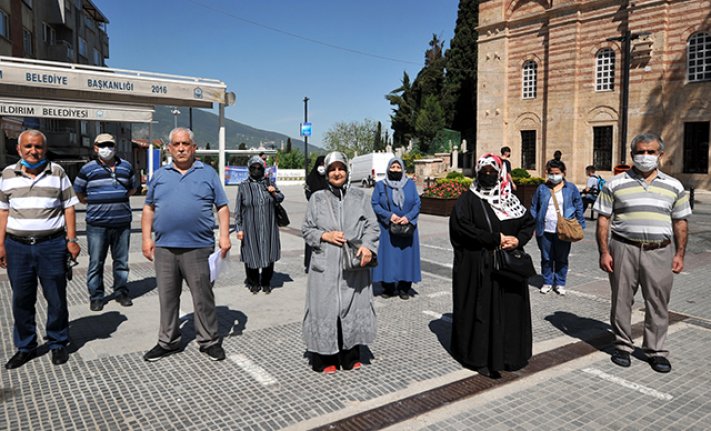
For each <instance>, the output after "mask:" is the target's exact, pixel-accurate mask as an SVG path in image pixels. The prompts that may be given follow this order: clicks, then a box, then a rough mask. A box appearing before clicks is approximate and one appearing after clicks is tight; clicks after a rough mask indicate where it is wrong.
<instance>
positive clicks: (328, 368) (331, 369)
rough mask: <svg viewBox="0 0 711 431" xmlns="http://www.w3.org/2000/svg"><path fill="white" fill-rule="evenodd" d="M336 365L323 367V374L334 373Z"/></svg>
mask: <svg viewBox="0 0 711 431" xmlns="http://www.w3.org/2000/svg"><path fill="white" fill-rule="evenodd" d="M336 369H337V368H336V366H335V365H329V366H328V367H326V368H324V369H323V373H324V374H336Z"/></svg>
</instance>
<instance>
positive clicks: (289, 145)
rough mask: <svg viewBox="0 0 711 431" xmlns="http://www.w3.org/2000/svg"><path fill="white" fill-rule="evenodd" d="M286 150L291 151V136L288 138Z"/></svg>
mask: <svg viewBox="0 0 711 431" xmlns="http://www.w3.org/2000/svg"><path fill="white" fill-rule="evenodd" d="M286 152H287V153H290V152H291V138H286Z"/></svg>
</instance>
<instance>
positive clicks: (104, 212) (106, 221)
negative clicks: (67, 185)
mask: <svg viewBox="0 0 711 431" xmlns="http://www.w3.org/2000/svg"><path fill="white" fill-rule="evenodd" d="M94 152H95V153H96V155H97V156H98V157H97V159H96V160H92V161H90V162H89V163H87V164H85V165H84V166H82V168H81V170H80V171H79V175H78V176H77V178H76V180H75V181H74V191H75V192H76V194H77V197H78V198H79V200H80V201H81V202H82V203H85V204H87V211H86V237H87V241H88V243H89V269H88V271H87V276H86V281H87V287H88V289H89V301H90V305H89V308H91V310H92V311H101V310H102V309H103V308H104V304H105V302H106V300H107V299H106V298H105V297H104V261H105V260H106V255H107V253H108V251H109V249H111V257H112V259H113V274H114V286H113V292H114V293H113V296H114V297H115V298H116V300H117V301H118V302H119V303H120V304H121V305H123V306H124V307H128V306H131V305H133V303H132V301H131V297H130V296H129V294H128V249H129V246H130V239H131V204H130V202H129V197H130V196H131V195H133V194H134V193H136V190H137V189H138V187H140V185H139V183H138V180H137V179H136V174H135V172H134V170H133V167H132V166H131V164H130V163H129V162H127V161H126V160H123V159H120V158H119V157H117V156H116V140H115V139H114V137H113V136H111V135H110V134H108V133H102V134H100V135H98V136H97V137H96V139H95V140H94Z"/></svg>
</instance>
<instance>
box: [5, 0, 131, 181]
mask: <svg viewBox="0 0 711 431" xmlns="http://www.w3.org/2000/svg"><path fill="white" fill-rule="evenodd" d="M108 22H109V21H108V19H107V18H106V17H105V16H104V15H103V14H102V13H101V11H100V10H99V9H98V8H97V7H96V6H95V5H94V3H93V2H92V1H91V0H0V55H2V56H7V57H15V58H27V59H37V60H48V61H57V62H63V63H74V64H86V65H93V66H100V67H105V66H106V59H107V58H108V57H109V37H108V34H107V24H108ZM3 96H6V95H3V94H0V98H2V97H3ZM0 115H2V114H0ZM0 121H1V123H0V127H1V129H0V132H1V133H0V167H2V166H5V165H7V164H9V163H12V162H14V161H16V160H17V153H16V151H15V145H16V142H17V141H16V139H17V135H19V133H20V132H21V131H22V130H23V129H27V128H36V129H39V130H41V131H42V132H43V133H44V134H45V135H47V138H48V141H49V142H50V156H51V158H52V159H54V160H61V162H62V164H63V165H64V166H65V168H67V170H68V171H69V172H70V174H71V173H73V171H74V170H77V169H78V167H79V166H80V165H81V164H82V163H83V162H85V161H86V160H88V159H89V157H90V156H91V154H92V148H91V146H92V143H93V139H94V137H95V136H96V135H98V134H99V133H102V132H108V133H111V134H113V135H114V136H115V137H116V140H117V151H118V154H119V156H121V157H124V158H126V157H128V158H130V157H131V153H132V146H131V128H130V124H127V123H109V122H99V121H83V120H73V119H50V118H31V117H17V116H7V115H6V116H2V117H1V118H0Z"/></svg>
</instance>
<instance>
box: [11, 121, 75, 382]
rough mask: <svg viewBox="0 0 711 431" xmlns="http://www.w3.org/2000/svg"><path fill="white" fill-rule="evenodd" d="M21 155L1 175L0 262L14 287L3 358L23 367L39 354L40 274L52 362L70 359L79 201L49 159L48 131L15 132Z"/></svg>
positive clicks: (61, 170) (66, 179) (14, 365)
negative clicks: (70, 293) (70, 286)
mask: <svg viewBox="0 0 711 431" xmlns="http://www.w3.org/2000/svg"><path fill="white" fill-rule="evenodd" d="M17 154H18V155H19V156H20V161H19V162H18V163H16V164H14V165H10V166H7V167H6V168H5V169H3V171H2V174H1V175H0V267H1V268H7V276H8V278H9V279H10V287H11V289H12V317H13V320H14V322H13V323H14V327H13V333H12V335H13V337H12V338H13V342H14V344H15V348H16V349H17V352H15V354H14V355H13V356H12V358H10V360H9V361H7V363H6V364H5V368H7V369H8V370H10V369H14V368H19V367H21V366H23V365H24V364H25V363H27V362H28V361H30V360H32V359H33V358H34V357H35V356H37V354H38V352H37V324H36V323H35V315H36V312H35V303H36V302H37V280H38V279H39V284H40V285H41V286H42V294H43V295H44V298H45V299H46V300H47V325H46V326H45V330H46V339H47V345H48V346H49V349H50V351H51V352H52V363H53V364H54V365H61V364H64V363H65V362H67V360H69V352H68V351H67V345H68V344H69V310H68V309H67V278H66V275H67V258H68V257H70V258H71V259H72V260H74V259H76V257H77V256H78V255H79V252H80V251H81V249H80V247H79V243H78V241H77V233H76V215H75V209H74V206H75V205H76V204H77V203H79V201H78V200H77V198H76V196H75V195H74V190H72V184H71V183H70V182H69V178H68V177H67V174H66V173H65V172H64V169H62V167H61V166H59V165H58V164H56V163H52V162H49V161H48V160H47V137H46V136H45V135H44V134H43V133H42V132H40V131H39V130H32V129H30V130H25V131H24V132H22V133H20V136H19V137H18V138H17Z"/></svg>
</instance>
